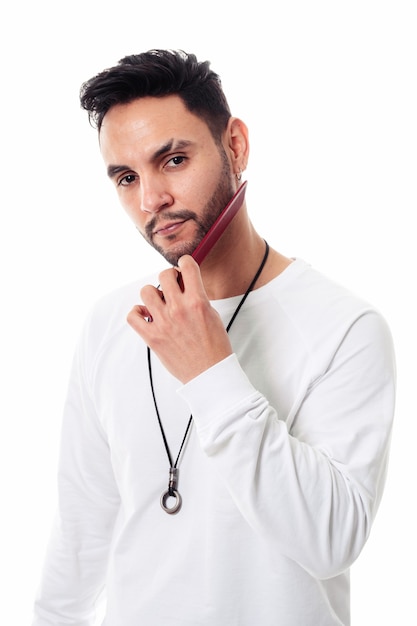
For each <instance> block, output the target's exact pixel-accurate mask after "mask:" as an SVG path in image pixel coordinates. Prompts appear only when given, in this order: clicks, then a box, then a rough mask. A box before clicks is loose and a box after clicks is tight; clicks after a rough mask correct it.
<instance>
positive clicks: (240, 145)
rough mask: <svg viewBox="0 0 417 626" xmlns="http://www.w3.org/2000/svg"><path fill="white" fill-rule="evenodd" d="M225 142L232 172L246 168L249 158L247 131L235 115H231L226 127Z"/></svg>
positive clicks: (237, 172)
mask: <svg viewBox="0 0 417 626" xmlns="http://www.w3.org/2000/svg"><path fill="white" fill-rule="evenodd" d="M226 142H227V147H228V148H229V155H230V158H231V161H232V168H233V172H234V174H239V173H241V172H243V171H244V170H245V169H246V166H247V164H248V159H249V133H248V129H247V126H246V124H245V123H244V122H242V120H240V119H239V118H237V117H231V118H230V119H229V122H228V124H227V129H226Z"/></svg>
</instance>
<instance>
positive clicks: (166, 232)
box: [152, 219, 188, 237]
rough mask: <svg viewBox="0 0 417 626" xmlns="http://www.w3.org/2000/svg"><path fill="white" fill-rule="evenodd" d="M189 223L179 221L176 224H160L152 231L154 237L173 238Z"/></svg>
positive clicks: (185, 220)
mask: <svg viewBox="0 0 417 626" xmlns="http://www.w3.org/2000/svg"><path fill="white" fill-rule="evenodd" d="M187 221H188V219H183V220H178V221H175V222H167V223H165V224H159V225H158V226H157V227H156V228H154V229H153V230H152V236H153V237H171V236H172V235H173V234H176V233H177V231H178V230H180V229H181V227H182V226H183V225H184V224H185V223H186V222H187Z"/></svg>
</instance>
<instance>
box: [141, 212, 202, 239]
mask: <svg viewBox="0 0 417 626" xmlns="http://www.w3.org/2000/svg"><path fill="white" fill-rule="evenodd" d="M175 220H179V221H185V220H195V221H197V216H196V214H195V213H193V212H192V211H175V212H172V213H169V212H164V214H163V217H158V216H155V217H153V218H152V219H151V220H150V222H148V223H147V224H146V226H145V232H146V235H147V237H148V238H149V239H151V238H152V235H153V233H154V231H155V230H158V228H159V227H160V226H161V225H162V224H166V223H167V222H170V221H175Z"/></svg>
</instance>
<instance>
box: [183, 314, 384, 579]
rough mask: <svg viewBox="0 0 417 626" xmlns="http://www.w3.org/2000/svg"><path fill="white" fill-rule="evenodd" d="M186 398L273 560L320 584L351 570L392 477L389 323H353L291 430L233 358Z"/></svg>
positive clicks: (210, 452)
mask: <svg viewBox="0 0 417 626" xmlns="http://www.w3.org/2000/svg"><path fill="white" fill-rule="evenodd" d="M271 366H272V365H271ZM214 389H215V390H216V392H215V393H213V390H214ZM178 393H179V394H180V395H181V396H182V397H183V398H184V399H185V400H186V401H187V402H188V404H189V407H190V410H191V412H192V414H193V417H194V421H195V423H196V427H197V432H198V435H199V439H200V443H201V446H202V448H203V450H204V451H205V453H206V454H207V456H208V458H209V459H210V460H211V462H212V463H213V465H214V466H215V468H216V470H217V471H218V472H219V474H220V475H221V476H222V479H223V480H224V482H225V484H226V486H227V488H228V490H229V492H230V494H231V496H232V498H233V499H234V501H235V503H236V506H237V507H238V509H239V510H240V512H241V514H242V515H243V516H244V518H245V519H246V521H247V523H248V524H249V525H250V526H251V527H252V528H253V530H254V531H255V532H256V533H258V534H259V535H260V536H261V537H263V538H264V539H265V542H266V543H267V545H268V546H269V548H270V552H271V558H273V555H274V551H275V552H276V553H277V554H278V553H279V554H280V555H281V556H282V555H285V556H287V557H288V558H289V559H292V560H294V561H296V562H297V563H298V564H299V565H301V566H302V567H303V568H304V569H306V570H307V571H308V572H309V573H311V574H312V575H314V576H315V577H317V578H321V579H326V578H330V577H333V576H336V575H337V574H339V573H341V572H342V571H345V570H346V569H347V568H348V567H349V566H350V565H351V564H352V563H353V562H354V560H355V559H356V558H357V556H358V555H359V553H360V551H361V549H362V548H363V546H364V544H365V542H366V540H367V538H368V536H369V531H370V528H371V525H372V522H373V519H374V516H375V513H376V511H377V508H378V504H379V501H380V498H381V494H382V490H383V486H384V481H385V473H386V469H387V460H388V450H389V442H390V434H391V427H392V419H393V413H394V397H395V360H394V352H393V346H392V340H391V335H390V332H389V330H388V328H387V325H386V323H385V321H384V320H383V319H382V318H381V317H380V316H379V315H378V314H376V313H375V312H369V313H367V314H364V315H362V316H360V317H359V318H358V319H357V320H356V321H355V323H353V324H352V325H351V327H350V328H349V329H348V331H347V332H346V334H345V335H344V336H343V338H342V340H341V341H340V344H339V345H338V346H337V348H336V349H335V353H334V356H333V358H332V361H331V363H330V365H329V367H328V368H327V369H326V370H325V371H322V372H321V373H320V375H319V376H317V377H316V378H315V379H314V380H311V383H310V386H309V387H308V389H307V391H306V393H305V395H304V397H303V398H302V400H301V401H300V403H299V408H298V410H297V413H296V415H295V418H294V420H293V421H292V422H291V427H290V428H288V426H287V421H286V417H287V416H284V415H278V414H277V411H276V410H275V409H274V407H273V406H271V404H270V403H269V401H268V398H266V397H265V396H264V395H262V394H261V393H260V392H259V391H257V389H256V388H255V387H254V386H253V385H252V383H251V381H250V380H249V379H248V377H247V376H246V374H245V372H244V371H243V369H242V367H241V365H240V364H239V361H238V359H237V356H236V355H235V354H234V355H231V356H229V357H228V358H226V359H225V360H223V361H221V362H220V363H218V364H216V365H215V366H213V367H212V368H210V369H209V370H207V371H206V372H204V373H202V374H201V375H200V376H198V377H197V378H195V379H193V380H191V381H190V382H188V383H187V384H186V385H184V386H183V387H181V388H180V389H179V390H178Z"/></svg>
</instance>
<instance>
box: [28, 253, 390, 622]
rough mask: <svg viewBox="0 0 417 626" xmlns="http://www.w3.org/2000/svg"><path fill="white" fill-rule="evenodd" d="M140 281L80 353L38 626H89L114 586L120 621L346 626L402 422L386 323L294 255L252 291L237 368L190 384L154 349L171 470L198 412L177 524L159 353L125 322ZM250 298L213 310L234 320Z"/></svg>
mask: <svg viewBox="0 0 417 626" xmlns="http://www.w3.org/2000/svg"><path fill="white" fill-rule="evenodd" d="M145 282H151V281H150V280H149V279H147V280H146V281H145ZM153 282H154V284H156V282H157V281H153ZM141 285H142V282H138V283H136V284H133V285H129V286H127V287H124V288H123V289H121V290H118V291H116V292H115V293H112V294H111V295H109V296H107V297H105V298H103V299H102V300H101V301H100V302H99V303H97V306H96V307H95V308H94V310H93V312H92V314H91V315H90V317H89V320H88V322H87V324H86V326H85V330H84V333H83V335H82V337H81V340H80V343H79V346H78V349H77V352H76V355H75V359H74V366H73V371H72V375H71V379H70V383H69V390H68V398H67V401H66V405H65V410H64V417H63V426H62V447H61V454H60V465H59V511H58V514H57V519H56V523H55V526H54V530H53V533H52V536H51V541H50V545H49V549H48V553H47V555H46V560H45V567H44V572H43V577H42V582H41V585H40V590H39V595H38V597H37V599H36V603H35V616H34V621H33V626H64V625H66V626H68V625H72V626H91V624H92V623H93V617H94V607H95V602H96V599H97V597H98V595H99V594H100V592H101V591H102V589H103V588H105V590H106V596H107V612H106V618H105V622H104V623H105V625H106V626H142V625H143V626H336V625H344V626H347V625H348V624H349V623H350V617H349V604H350V600H349V567H350V565H351V564H352V563H353V562H354V561H355V559H356V558H357V557H358V555H359V554H360V552H361V550H362V548H363V546H364V544H365V542H366V540H367V538H368V536H369V532H370V529H371V525H372V522H373V519H374V516H375V514H376V511H377V508H378V505H379V502H380V498H381V494H382V491H383V486H384V480H385V474H386V469H387V459H388V452H389V442H390V432H391V426H392V419H393V412H394V396H395V362H394V353H393V346H392V340H391V335H390V332H389V329H388V328H387V325H386V323H385V321H384V319H383V318H382V317H381V315H380V314H379V313H378V312H377V311H376V310H375V309H374V308H373V307H372V306H370V305H369V304H368V303H366V302H364V301H362V300H361V299H359V298H357V297H356V296H354V295H353V294H351V293H350V292H348V291H347V290H346V289H344V288H342V287H340V286H339V285H337V284H335V283H333V282H332V281H330V280H328V279H327V278H326V277H324V276H322V275H321V274H320V273H318V272H317V271H315V270H314V269H312V268H311V267H310V266H309V265H308V264H306V263H305V262H303V261H302V260H296V261H294V262H293V263H292V264H291V265H290V266H289V267H288V268H287V269H286V270H285V271H284V272H283V273H282V274H281V275H279V276H278V277H277V278H275V279H274V280H273V281H271V282H270V283H269V284H267V285H266V286H264V287H262V288H259V289H257V290H255V291H254V292H252V293H251V294H250V296H249V297H248V299H247V300H246V302H245V304H244V306H243V307H242V309H241V311H240V312H239V314H238V317H237V318H236V320H235V322H234V324H233V326H232V328H231V330H230V333H229V335H230V339H231V342H232V346H233V349H234V354H233V355H231V356H230V357H228V358H226V359H225V360H223V361H221V362H220V363H218V364H216V365H215V366H214V367H212V368H210V369H209V370H207V371H206V372H204V373H202V374H201V375H200V376H198V377H197V378H195V379H193V380H192V381H190V382H189V383H187V384H186V385H181V384H180V383H179V381H178V380H176V379H175V378H173V377H172V376H171V375H170V374H169V373H168V372H167V371H166V370H164V369H163V367H162V366H161V364H160V363H159V361H158V359H157V357H156V356H155V355H154V354H153V355H152V370H153V381H154V387H155V394H156V400H157V404H158V409H159V413H160V416H161V420H162V423H163V427H164V430H165V433H166V437H167V441H168V444H169V447H170V449H171V454H172V457H173V458H174V459H175V458H176V455H177V453H178V450H179V448H180V445H181V441H182V438H183V435H184V432H185V429H186V425H187V422H188V419H189V417H190V414H192V415H193V422H192V427H191V430H190V433H189V437H188V439H187V442H186V445H185V447H184V449H183V453H182V455H181V458H180V461H179V482H178V491H179V492H180V493H181V496H182V500H183V504H182V508H181V510H180V511H179V512H178V513H177V514H176V515H168V514H167V513H165V512H164V511H163V510H162V508H161V506H160V496H161V494H162V493H163V492H164V491H166V489H167V486H168V478H169V462H168V458H167V454H166V450H165V448H164V444H163V439H162V436H161V432H160V429H159V425H158V421H157V417H156V413H155V407H154V404H153V399H152V394H151V388H150V382H149V373H148V363H147V352H146V346H145V345H144V343H143V341H142V340H141V338H140V337H139V336H138V335H137V334H136V333H135V332H134V331H133V330H132V329H131V328H130V327H129V325H128V324H127V322H126V315H127V313H128V311H129V310H130V309H131V308H132V306H133V305H134V304H135V303H136V302H137V301H138V299H139V291H140V287H141ZM239 300H240V298H239V297H235V298H229V299H225V300H220V301H215V302H213V303H212V304H213V306H214V307H215V308H216V310H217V311H218V312H219V314H220V315H221V317H222V319H223V320H224V324H225V326H226V325H227V323H228V321H229V319H230V318H231V316H232V314H233V311H234V309H235V308H236V306H237V304H238V302H239Z"/></svg>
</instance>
